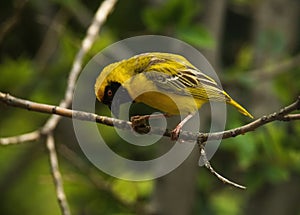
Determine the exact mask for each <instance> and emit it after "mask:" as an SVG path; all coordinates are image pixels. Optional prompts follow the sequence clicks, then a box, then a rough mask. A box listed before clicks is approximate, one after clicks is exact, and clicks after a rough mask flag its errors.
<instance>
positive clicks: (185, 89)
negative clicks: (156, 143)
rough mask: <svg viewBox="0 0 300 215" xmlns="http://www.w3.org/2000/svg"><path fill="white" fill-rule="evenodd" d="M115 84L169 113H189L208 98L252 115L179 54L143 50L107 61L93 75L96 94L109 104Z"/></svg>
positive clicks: (115, 88) (116, 86) (133, 96)
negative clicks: (95, 74)
mask: <svg viewBox="0 0 300 215" xmlns="http://www.w3.org/2000/svg"><path fill="white" fill-rule="evenodd" d="M119 87H122V88H124V89H125V90H126V91H127V93H128V95H129V96H130V97H131V98H132V99H134V100H135V101H136V102H142V103H145V104H146V105H149V106H151V107H154V108H156V109H158V110H160V111H162V112H164V113H166V114H169V115H178V114H186V115H188V114H193V113H194V112H196V111H197V110H198V109H199V108H201V106H202V105H203V104H204V103H206V102H208V101H209V100H210V101H219V102H226V103H228V104H230V105H232V106H234V107H235V108H237V109H238V111H240V112H241V113H242V114H244V115H246V116H248V117H251V118H253V117H252V115H251V114H250V113H249V112H248V111H247V110H246V109H245V108H243V107H242V106H241V105H239V104H238V103H237V102H236V101H234V100H233V99H232V98H231V97H230V96H229V95H228V94H227V93H226V92H225V91H223V90H222V89H221V88H220V86H219V85H218V84H217V83H216V82H215V81H214V80H213V79H212V78H210V77H209V76H207V75H205V74H204V73H202V72H201V71H200V70H199V69H197V68H196V67H194V66H193V65H192V64H191V63H190V62H189V61H187V60H186V59H185V58H184V57H182V56H180V55H175V54H170V53H157V52H154V53H145V54H140V55H136V56H134V57H131V58H129V59H126V60H122V61H120V62H116V63H113V64H110V65H108V66H107V67H105V68H104V69H103V71H102V72H101V73H100V75H99V76H98V78H97V81H96V84H95V93H96V97H97V98H98V100H99V101H102V102H104V103H106V104H108V105H111V102H112V99H113V98H114V94H115V92H116V90H117V89H118V88H119Z"/></svg>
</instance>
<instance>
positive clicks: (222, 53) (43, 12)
mask: <svg viewBox="0 0 300 215" xmlns="http://www.w3.org/2000/svg"><path fill="white" fill-rule="evenodd" d="M100 2H101V1H95V0H92V1H91V0H90V1H87V0H62V1H59V0H44V1H41V0H28V1H26V0H13V1H1V2H0V91H2V92H8V93H10V94H12V95H15V96H17V97H21V98H26V99H29V100H33V101H37V102H44V103H48V104H58V103H59V101H60V99H61V98H62V97H63V95H64V90H65V88H66V83H67V77H68V72H69V71H70V67H71V65H72V61H73V59H74V56H75V54H76V52H77V50H78V49H79V47H80V43H81V40H82V38H83V37H84V35H85V32H86V29H87V27H88V25H89V23H90V22H91V19H92V17H93V13H94V12H95V11H96V9H97V7H98V5H99V3H100ZM145 34H159V35H166V36H170V37H174V38H178V39H181V40H183V41H185V42H187V43H189V44H191V45H193V46H194V47H196V48H197V49H199V50H200V51H201V52H202V53H203V54H204V55H205V56H206V57H207V58H208V60H209V61H210V63H211V64H212V65H213V66H214V68H215V70H216V72H217V74H218V75H219V77H220V80H221V81H222V84H223V88H224V89H225V90H226V91H227V92H229V94H231V95H232V96H233V98H235V99H236V100H237V101H239V102H240V103H241V104H243V106H245V107H246V108H247V109H248V110H249V111H250V112H251V113H252V114H253V115H254V116H256V117H260V116H262V115H264V114H269V113H272V112H274V111H277V110H278V109H279V108H280V107H283V106H286V105H288V104H290V103H292V102H293V101H294V100H295V98H296V96H297V95H299V94H300V90H299V89H300V67H299V60H298V61H296V63H295V66H293V67H289V68H284V69H278V68H280V66H281V65H282V62H285V61H286V60H293V59H294V58H296V57H297V56H298V55H299V50H300V1H295V0H256V1H250V0H227V1H225V0H201V1H200V0H185V1H182V0H165V1H164V0H121V1H119V2H118V3H117V5H116V7H115V10H114V11H113V13H112V14H111V15H110V16H109V18H108V20H107V22H106V23H105V25H104V26H103V28H102V29H101V32H100V34H99V38H98V39H97V41H96V43H95V44H94V46H93V48H92V50H91V51H90V52H89V53H88V56H87V57H86V62H87V61H88V60H89V59H90V58H92V57H93V56H94V55H95V54H96V53H98V52H99V51H101V49H103V48H105V47H107V46H108V45H110V44H112V43H114V42H116V41H118V40H120V39H124V38H127V37H132V36H137V35H145ZM298 59H299V57H298ZM297 65H298V66H297ZM265 68H267V70H266V69H265ZM258 69H262V70H258ZM99 108H100V110H99V113H101V114H103V115H107V114H108V110H107V108H106V107H103V106H101V105H99ZM48 117H49V116H48V115H45V114H40V113H35V112H28V111H25V110H21V109H17V108H11V107H8V106H5V105H1V106H0V137H6V136H12V135H17V134H22V133H25V132H30V131H33V130H35V129H37V128H39V127H40V126H42V125H43V123H44V122H45V121H46V119H47V118H48ZM247 122H249V120H248V119H246V118H245V117H243V116H242V115H241V114H239V113H238V112H237V111H235V110H234V109H232V108H228V120H227V125H226V126H227V128H234V127H237V126H240V125H243V124H245V123H247ZM101 129H105V133H106V134H107V135H108V136H109V135H111V136H112V139H113V140H115V142H114V143H112V145H115V146H114V147H116V148H118V147H119V149H118V150H120V151H123V153H124V154H126V155H128V156H131V157H135V158H137V159H142V158H147V157H148V156H149V153H152V151H153V150H150V152H149V151H145V150H137V151H134V152H132V151H131V150H126V147H122V146H120V145H122V144H121V143H120V141H119V140H118V139H116V138H115V137H114V136H115V135H114V134H115V133H114V131H113V128H109V127H106V126H101ZM55 139H56V144H57V145H56V146H57V150H58V153H59V161H60V168H61V172H62V175H63V179H64V188H65V191H66V195H67V199H68V202H69V204H70V208H71V211H72V213H73V214H78V215H84V214H89V215H93V214H163V215H164V214H172V215H173V214H207V215H219V214H220V215H221V214H222V215H224V214H225V215H226V214H230V215H231V214H232V215H235V214H273V215H277V214H278V215H279V214H300V205H299V203H298V202H299V199H300V143H299V142H300V141H299V139H300V123H299V122H298V121H294V122H290V123H285V122H274V123H272V124H268V125H267V126H264V127H261V128H259V129H257V130H256V131H254V132H251V133H247V134H246V135H243V136H238V137H236V138H230V139H227V140H224V141H222V143H221V146H220V148H219V150H218V151H217V153H216V154H215V156H214V157H213V159H212V165H213V166H214V167H215V168H216V169H217V170H218V171H219V172H220V173H221V174H222V175H224V176H226V177H228V178H230V179H232V180H234V181H236V182H239V183H242V184H245V185H246V186H247V187H248V188H247V190H245V191H244V190H238V189H235V188H232V187H230V186H228V185H224V184H223V183H221V182H220V181H219V180H218V179H216V178H215V177H214V176H213V175H211V174H210V173H209V172H208V171H207V170H206V169H205V168H200V167H199V166H197V160H198V156H199V155H198V153H197V151H196V152H195V153H193V154H192V155H191V156H190V158H189V159H187V160H186V162H184V163H183V164H182V165H181V166H180V167H179V168H177V169H176V170H175V171H173V172H172V173H170V174H168V175H166V176H164V177H162V178H160V179H157V180H153V181H146V182H128V181H123V180H118V179H116V178H113V177H110V176H108V175H106V174H104V173H102V172H101V171H99V170H98V169H96V168H95V167H94V166H93V165H92V164H91V163H89V162H88V160H87V159H86V157H85V156H84V155H83V153H82V151H81V150H80V147H79V145H78V143H77V141H76V138H75V136H74V131H73V127H72V121H71V120H70V119H63V120H62V121H61V122H60V124H59V126H58V128H57V129H56V131H55ZM0 196H1V201H0V213H1V214H8V215H18V214H21V213H22V214H31V215H35V214H44V215H48V214H49V215H55V214H60V210H59V206H58V204H57V201H56V196H55V188H54V185H53V181H52V177H51V174H50V168H49V162H48V154H47V150H46V148H45V145H44V140H40V141H37V142H30V143H24V144H20V145H14V146H1V149H0Z"/></svg>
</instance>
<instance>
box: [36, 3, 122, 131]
mask: <svg viewBox="0 0 300 215" xmlns="http://www.w3.org/2000/svg"><path fill="white" fill-rule="evenodd" d="M116 2H117V0H106V1H104V2H102V4H101V5H100V7H99V8H98V10H97V12H96V14H95V16H94V19H93V22H92V24H91V25H90V27H89V28H88V30H87V35H86V37H85V38H84V39H83V41H82V44H81V48H80V49H79V51H78V53H77V55H76V57H75V59H74V61H73V65H72V69H71V71H70V74H69V78H68V83H67V89H66V92H65V97H64V99H63V100H61V102H60V104H59V106H60V107H63V108H67V107H69V106H70V104H71V102H72V98H73V92H74V89H75V85H76V80H77V78H78V76H79V74H80V72H81V68H82V62H83V58H84V56H85V55H86V53H87V52H88V51H89V50H90V48H91V46H92V44H93V43H94V41H95V40H96V38H97V35H98V33H99V30H100V27H101V26H102V25H103V23H104V22H105V20H106V18H107V16H108V15H109V14H110V13H111V12H112V10H113V8H114V6H115V4H116ZM60 118H61V117H60V116H59V115H52V116H51V117H50V118H49V119H48V121H47V122H46V123H45V125H44V127H43V129H42V130H43V132H45V133H47V132H48V131H51V130H53V129H54V128H55V127H56V125H57V123H58V122H59V120H60Z"/></svg>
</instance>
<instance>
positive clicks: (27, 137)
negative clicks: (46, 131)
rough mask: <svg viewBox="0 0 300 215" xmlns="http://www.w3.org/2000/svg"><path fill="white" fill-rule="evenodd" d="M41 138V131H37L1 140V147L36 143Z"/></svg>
mask: <svg viewBox="0 0 300 215" xmlns="http://www.w3.org/2000/svg"><path fill="white" fill-rule="evenodd" d="M40 137H41V133H40V131H38V130H36V131H33V132H29V133H26V134H22V135H18V136H13V137H6V138H5V137H4V138H0V145H10V144H19V143H24V142H29V141H35V140H38V139H39V138H40Z"/></svg>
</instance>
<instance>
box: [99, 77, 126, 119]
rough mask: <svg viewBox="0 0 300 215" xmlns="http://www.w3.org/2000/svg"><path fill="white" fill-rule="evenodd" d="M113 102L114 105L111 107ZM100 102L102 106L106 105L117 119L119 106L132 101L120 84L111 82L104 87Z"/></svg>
mask: <svg viewBox="0 0 300 215" xmlns="http://www.w3.org/2000/svg"><path fill="white" fill-rule="evenodd" d="M117 91H118V93H117ZM116 93H117V95H116ZM115 95H116V97H115ZM113 101H114V105H113V106H112V102H113ZM102 102H103V104H106V105H108V107H109V109H110V110H111V112H112V113H113V115H114V116H116V117H119V111H120V105H121V104H123V103H126V102H132V99H131V97H130V95H129V94H128V91H127V90H126V89H125V88H124V87H122V85H121V84H120V83H117V82H111V83H110V84H109V85H107V86H106V87H105V91H104V97H103V101H102Z"/></svg>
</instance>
